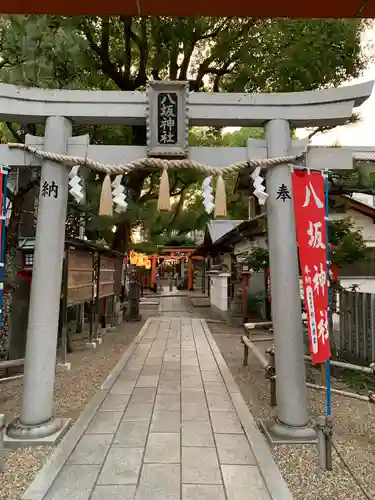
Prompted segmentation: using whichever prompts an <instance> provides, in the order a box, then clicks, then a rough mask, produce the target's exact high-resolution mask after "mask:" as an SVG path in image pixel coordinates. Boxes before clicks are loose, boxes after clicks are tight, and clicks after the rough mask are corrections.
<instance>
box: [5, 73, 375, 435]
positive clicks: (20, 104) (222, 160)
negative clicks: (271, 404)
mask: <svg viewBox="0 0 375 500" xmlns="http://www.w3.org/2000/svg"><path fill="white" fill-rule="evenodd" d="M179 84H180V85H181V82H179ZM158 85H160V83H159V84H158ZM372 88H373V82H368V83H365V84H361V85H354V86H348V87H343V88H339V89H332V90H324V91H312V92H300V93H286V94H224V93H221V94H208V93H193V94H191V95H190V96H188V97H187V100H188V102H186V103H185V104H186V105H185V106H184V108H183V109H180V111H179V112H180V113H181V116H182V119H183V120H185V122H188V125H189V126H193V125H199V126H204V125H208V126H219V127H225V126H238V127H241V126H257V127H260V126H264V127H265V136H266V147H267V156H268V157H269V158H274V157H280V156H288V155H291V154H295V151H293V150H292V149H294V148H292V145H291V128H294V127H312V126H318V125H342V124H344V123H345V122H346V120H347V119H348V118H349V117H350V116H351V115H352V112H353V108H354V107H357V106H359V105H361V104H362V103H363V102H364V101H365V100H366V99H367V98H368V97H369V96H370V94H371V91H372ZM153 112H154V111H153V109H152V105H151V104H150V103H149V101H148V99H147V95H146V94H145V93H141V92H134V93H133V92H116V91H114V92H111V91H108V92H104V91H103V92H96V91H69V90H41V89H26V88H19V87H15V86H12V85H0V119H1V120H3V121H21V122H23V123H27V122H32V123H45V136H44V138H43V137H33V136H27V138H26V143H27V144H29V145H32V146H35V147H37V148H38V149H41V150H44V151H46V152H51V153H57V154H67V155H71V156H83V157H88V158H92V159H94V160H96V161H99V162H102V163H105V164H119V163H124V162H129V161H132V160H136V159H140V158H144V157H146V156H147V154H148V153H150V149H146V147H138V146H94V145H90V144H89V140H88V136H80V137H72V124H73V123H77V124H79V123H91V124H103V123H104V124H127V125H143V124H146V121H147V123H148V124H149V126H150V127H151V133H154V132H153V130H152V127H155V126H156V125H155V121H154V118H152V115H153ZM150 116H151V118H150ZM183 139H184V138H183ZM297 149H298V148H297ZM302 149H303V148H302ZM187 153H188V157H189V159H191V160H195V161H198V162H201V163H205V164H208V165H211V166H213V167H221V166H226V165H230V164H234V163H237V162H240V161H248V160H249V159H255V158H256V157H257V153H258V151H257V148H256V147H255V148H251V147H250V148H221V147H218V148H204V147H202V148H201V147H198V148H197V147H195V148H188V151H187ZM305 161H306V164H305V166H307V167H308V168H311V169H339V168H343V169H350V168H352V163H353V160H352V154H351V151H350V150H347V149H340V148H310V149H309V150H308V153H307V155H306V158H305ZM0 163H1V164H4V165H9V166H21V167H22V166H23V165H30V164H33V165H40V164H41V167H42V171H41V186H43V185H44V184H45V183H47V185H51V184H52V183H54V186H58V196H56V197H54V196H52V197H49V196H45V193H44V192H43V189H42V188H41V191H40V195H39V214H38V222H37V231H36V246H35V256H34V271H33V281H32V289H31V302H30V311H29V322H28V333H27V347H26V360H25V376H24V395H23V401H22V408H21V415H20V419H19V420H18V421H17V422H15V423H14V424H13V425H11V426H10V427H9V428H8V436H10V437H11V438H13V439H18V440H23V441H25V440H28V441H30V440H32V439H40V438H43V437H44V438H45V437H46V436H50V439H51V440H53V439H54V436H57V435H58V434H59V432H61V429H62V428H63V422H62V421H61V419H56V418H54V417H53V387H54V374H55V362H56V343H57V329H58V310H59V299H60V286H61V274H62V260H63V248H64V234H65V218H66V206H67V199H68V170H67V168H66V167H65V166H62V165H61V164H58V163H55V162H53V161H50V160H43V161H40V160H38V159H37V158H36V157H35V156H34V155H31V154H29V153H27V152H24V151H21V150H17V149H8V146H7V145H1V146H0ZM266 180H267V192H268V195H269V197H268V201H267V214H268V230H269V250H270V266H271V283H272V292H273V301H272V315H273V323H274V332H275V333H274V335H275V345H276V370H277V376H278V384H277V418H276V420H273V421H272V422H267V423H266V424H265V427H266V429H267V433H268V435H269V436H270V438H271V439H272V440H273V441H274V442H278V443H285V442H311V440H315V438H316V436H315V431H314V430H313V428H312V426H311V424H310V422H309V415H308V404H307V389H306V385H305V366H304V361H303V335H302V322H301V304H300V287H299V274H298V256H297V245H296V237H295V223H294V211H293V203H292V202H290V203H288V202H287V203H281V204H280V203H279V202H278V201H277V191H278V189H279V187H280V185H282V184H284V185H285V186H287V188H288V189H289V190H291V177H290V168H289V166H288V165H278V166H276V167H274V168H272V169H270V170H269V171H268V172H267V178H266Z"/></svg>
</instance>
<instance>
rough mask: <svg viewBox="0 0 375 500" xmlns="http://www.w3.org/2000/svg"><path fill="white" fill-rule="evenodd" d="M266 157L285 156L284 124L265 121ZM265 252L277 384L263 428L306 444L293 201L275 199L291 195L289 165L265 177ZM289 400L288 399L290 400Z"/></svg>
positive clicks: (287, 134)
mask: <svg viewBox="0 0 375 500" xmlns="http://www.w3.org/2000/svg"><path fill="white" fill-rule="evenodd" d="M265 136H266V144H267V155H268V157H270V158H272V157H277V156H288V155H290V150H291V130H290V125H289V122H288V121H286V120H280V119H278V120H271V121H269V122H268V123H267V124H266V125H265ZM266 183H267V192H268V198H267V216H268V246H269V258H270V272H271V289H273V290H274V292H275V293H273V294H272V319H273V322H274V330H275V347H276V353H275V355H276V366H277V380H278V383H277V384H276V391H277V393H276V399H277V418H276V420H272V421H271V422H267V423H264V427H265V431H266V433H267V434H268V437H269V438H270V440H271V441H273V442H275V443H276V442H286V443H287V442H293V443H296V442H302V443H306V442H311V441H312V440H315V439H316V433H315V430H314V428H313V427H312V426H311V425H310V423H309V415H308V402H307V388H306V373H305V365H304V360H303V354H304V345H303V335H302V323H301V301H300V300H299V299H300V283H299V268H298V252H297V243H296V237H295V234H296V229H295V220H294V207H293V200H292V199H291V200H287V201H286V203H285V202H284V203H283V202H281V203H280V200H278V199H277V191H278V189H279V187H280V186H281V185H282V184H284V185H285V186H286V187H287V189H288V191H289V192H290V193H291V192H292V186H291V171H290V166H289V165H280V166H277V167H275V168H272V169H269V171H268V172H267V178H266ZM291 395H292V396H291Z"/></svg>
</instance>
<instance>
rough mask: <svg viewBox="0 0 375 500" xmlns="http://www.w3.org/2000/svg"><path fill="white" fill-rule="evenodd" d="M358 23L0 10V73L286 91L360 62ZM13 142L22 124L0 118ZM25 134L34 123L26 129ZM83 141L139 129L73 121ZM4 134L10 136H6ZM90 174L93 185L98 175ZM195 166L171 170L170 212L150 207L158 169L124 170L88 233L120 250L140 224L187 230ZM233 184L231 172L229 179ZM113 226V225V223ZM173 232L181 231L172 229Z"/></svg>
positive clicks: (350, 74)
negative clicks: (116, 212) (108, 205)
mask: <svg viewBox="0 0 375 500" xmlns="http://www.w3.org/2000/svg"><path fill="white" fill-rule="evenodd" d="M365 26H366V22H365V21H361V20H308V21H304V20H298V21H290V20H276V19H273V20H259V19H249V18H245V19H241V18H240V19H238V18H236V19H234V18H221V19H213V18H207V17H201V18H199V19H193V18H178V19H173V18H169V17H158V18H136V17H124V16H118V17H111V18H99V17H94V18H90V17H67V16H62V17H61V16H35V15H28V16H3V17H0V61H1V62H0V80H1V81H2V82H6V83H13V84H19V85H26V86H38V87H45V88H60V89H62V88H68V89H96V90H97V89H102V90H112V89H120V90H126V91H137V90H143V89H144V88H145V85H146V84H147V82H148V81H149V80H150V79H155V80H163V79H170V80H188V81H189V83H190V90H191V91H194V92H207V91H215V92H218V91H228V92H233V91H235V92H290V91H300V90H311V89H319V88H325V87H329V86H334V85H339V84H340V83H342V82H344V81H347V80H350V79H351V78H354V77H357V76H359V75H360V73H361V72H362V70H363V69H364V68H365V66H366V62H367V61H366V58H365V56H364V55H363V53H362V52H361V46H360V37H361V33H362V31H363V29H364V28H365ZM7 127H8V132H11V133H12V135H13V136H14V138H15V140H19V139H20V136H22V134H20V131H21V132H22V130H23V129H24V125H23V124H7ZM34 133H42V129H39V128H37V127H35V128H34ZM74 133H75V134H82V133H89V134H90V140H91V143H92V144H136V145H144V144H145V140H146V134H145V129H144V127H131V128H129V127H121V126H95V125H90V126H76V127H75V128H74ZM262 134H263V130H261V129H250V130H249V129H241V130H240V131H239V132H236V133H234V134H222V133H221V131H220V130H212V129H203V130H202V129H201V130H193V131H191V134H190V143H191V145H211V146H212V145H213V146H215V145H216V146H219V145H227V146H231V145H236V146H238V145H241V146H244V145H245V144H246V140H247V138H248V137H250V136H251V137H262ZM8 137H9V134H8ZM98 181H99V182H98ZM100 181H101V179H97V177H96V176H91V177H90V176H89V177H88V179H87V182H88V184H87V185H88V196H87V208H88V209H91V208H93V209H94V208H95V209H96V206H97V204H98V198H99V196H98V185H99V184H100ZM200 182H201V178H200V176H199V175H198V174H197V173H196V172H178V173H172V174H171V179H170V184H171V194H172V198H173V200H175V201H174V203H173V207H174V210H173V211H172V212H171V214H157V213H156V210H155V208H156V198H157V188H156V186H157V185H158V179H157V174H152V175H150V174H149V173H147V172H135V173H132V174H131V175H128V176H127V180H126V189H127V194H128V200H129V209H128V211H127V212H126V213H125V214H122V215H121V216H117V217H116V218H114V219H113V220H107V221H99V220H97V219H98V218H91V219H90V221H89V223H88V227H87V229H88V231H92V234H94V233H95V234H97V235H98V236H102V235H103V234H105V238H106V239H107V240H112V245H113V246H114V247H115V248H118V249H124V248H125V247H126V245H128V244H129V238H130V235H131V231H132V228H134V227H137V226H139V225H140V223H142V225H143V226H144V229H146V230H147V231H149V234H150V235H151V236H152V237H153V238H154V239H155V241H156V240H158V241H159V240H162V239H163V238H164V237H165V236H166V234H168V232H170V231H171V230H174V231H176V230H177V232H178V233H183V232H187V230H188V229H193V228H199V227H200V226H201V225H202V224H203V225H204V223H205V221H206V220H207V216H206V215H205V214H204V213H203V210H202V204H201V201H200V199H198V197H197V193H199V185H200ZM231 184H232V185H233V179H229V180H228V185H229V191H230V185H231ZM229 214H230V215H231V216H233V217H235V218H243V217H244V216H246V214H247V206H246V205H245V204H244V203H243V202H241V199H240V197H239V195H230V196H229ZM113 225H115V226H117V231H116V232H115V233H113V232H112V230H111V229H112V226H113ZM179 228H180V229H181V230H180V229H179Z"/></svg>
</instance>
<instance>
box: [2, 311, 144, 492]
mask: <svg viewBox="0 0 375 500" xmlns="http://www.w3.org/2000/svg"><path fill="white" fill-rule="evenodd" d="M144 319H145V316H144ZM143 323H144V321H143V322H139V323H124V324H123V325H121V326H120V327H119V328H117V329H116V330H114V331H112V332H107V333H106V334H105V337H104V341H103V343H102V345H101V346H99V347H98V348H97V349H96V350H88V349H85V350H77V351H75V352H73V353H72V354H69V355H68V361H70V363H71V370H70V371H69V372H65V373H58V374H57V375H56V383H55V412H56V414H57V415H59V416H60V417H70V418H72V420H73V421H74V420H75V419H76V418H77V417H78V416H79V414H80V413H81V411H82V410H83V408H84V407H85V405H86V404H87V403H88V402H89V401H90V399H91V398H92V397H93V396H94V395H95V394H96V392H97V391H98V389H99V387H100V385H101V384H102V382H103V381H104V380H105V378H106V377H107V375H108V374H109V372H110V371H111V370H112V368H113V367H114V366H115V365H116V363H117V362H118V360H119V359H120V357H121V356H122V354H123V353H124V351H125V349H126V347H127V346H128V345H129V344H130V343H131V341H132V340H133V338H134V337H135V336H136V334H137V333H138V331H139V329H140V328H141V326H142V325H143ZM0 391H1V392H0V413H4V414H5V415H6V418H7V421H8V422H9V421H10V420H11V419H12V418H13V417H14V416H15V415H17V414H18V412H19V409H20V402H21V397H22V379H20V380H14V381H11V382H6V383H1V385H0ZM52 450H53V447H42V446H40V447H27V448H19V449H16V450H13V451H8V452H7V455H6V471H5V473H3V474H1V475H0V499H1V500H19V499H20V497H21V495H22V493H23V492H24V491H25V490H26V488H27V486H28V484H29V483H30V482H31V481H32V480H33V478H34V476H35V474H36V473H37V472H38V470H39V469H40V468H41V467H42V465H43V464H44V462H45V460H46V458H47V457H48V455H49V454H50V453H51V452H52Z"/></svg>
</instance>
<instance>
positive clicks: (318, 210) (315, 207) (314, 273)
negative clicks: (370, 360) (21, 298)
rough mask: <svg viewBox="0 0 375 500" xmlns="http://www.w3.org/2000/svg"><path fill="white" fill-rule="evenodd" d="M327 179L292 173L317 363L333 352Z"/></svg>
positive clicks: (309, 318)
mask: <svg viewBox="0 0 375 500" xmlns="http://www.w3.org/2000/svg"><path fill="white" fill-rule="evenodd" d="M324 183H325V180H324V177H323V175H322V174H321V173H320V172H300V171H294V172H293V173H292V186H293V201H294V213H295V220H296V232H297V243H298V250H299V259H300V265H301V271H302V283H303V291H304V299H305V306H306V312H307V321H308V332H309V339H310V351H311V357H312V362H313V363H314V364H315V363H323V362H324V361H326V360H327V359H329V358H330V356H331V349H330V342H329V331H328V283H327V253H326V252H327V244H328V243H327V231H326V219H325V216H326V211H325V203H324V200H325V191H324Z"/></svg>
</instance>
